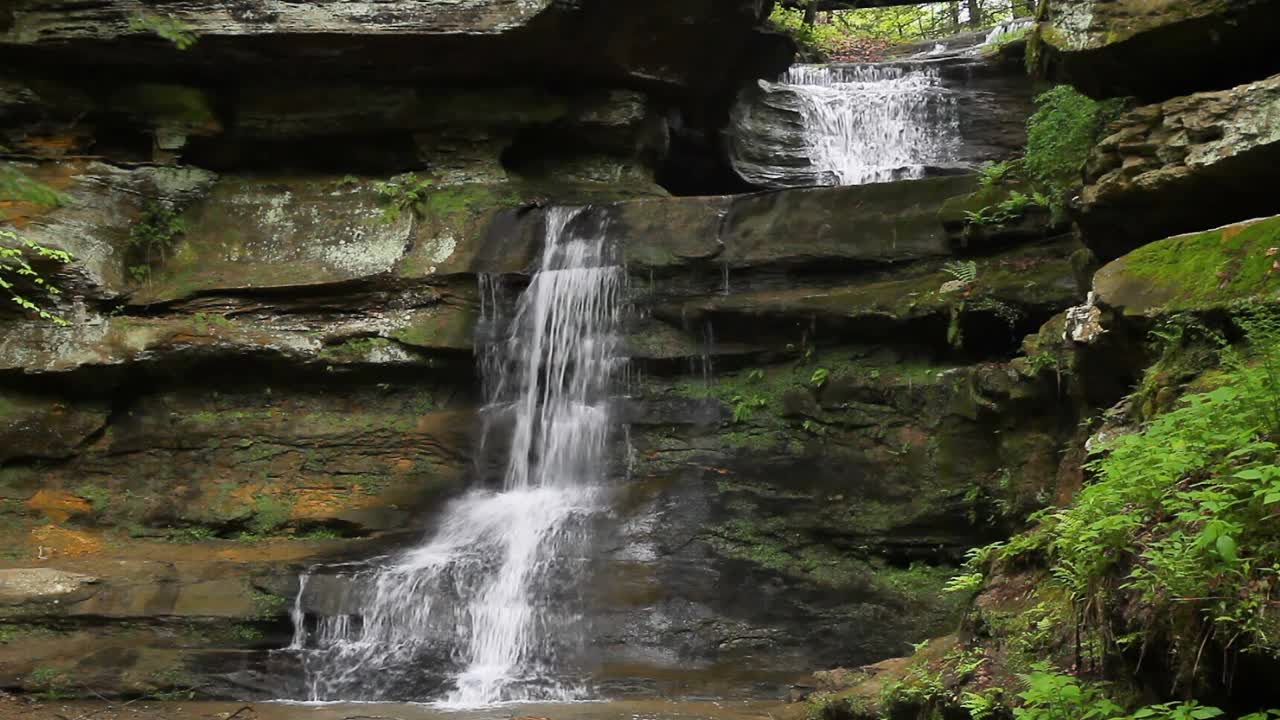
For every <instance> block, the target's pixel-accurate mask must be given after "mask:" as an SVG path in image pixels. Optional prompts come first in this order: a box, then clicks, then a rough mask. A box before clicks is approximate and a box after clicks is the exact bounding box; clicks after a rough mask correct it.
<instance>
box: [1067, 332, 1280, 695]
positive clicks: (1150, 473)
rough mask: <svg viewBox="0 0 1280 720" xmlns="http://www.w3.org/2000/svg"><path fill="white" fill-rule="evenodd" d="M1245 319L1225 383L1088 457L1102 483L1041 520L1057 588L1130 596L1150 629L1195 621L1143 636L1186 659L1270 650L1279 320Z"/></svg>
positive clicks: (1279, 545)
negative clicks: (1205, 644) (1165, 640)
mask: <svg viewBox="0 0 1280 720" xmlns="http://www.w3.org/2000/svg"><path fill="white" fill-rule="evenodd" d="M1240 317H1241V320H1240V324H1241V325H1242V326H1243V328H1244V329H1245V331H1246V337H1247V338H1248V345H1247V347H1245V348H1244V349H1240V350H1230V349H1229V350H1225V351H1224V353H1223V366H1224V367H1225V368H1226V371H1225V373H1222V375H1223V384H1222V385H1221V386H1220V387H1218V388H1216V389H1214V390H1212V391H1209V392H1202V393H1197V394H1193V395H1190V396H1188V397H1186V398H1184V399H1183V402H1182V405H1181V407H1179V408H1177V409H1176V410H1173V411H1171V412H1168V413H1166V414H1164V415H1162V416H1159V417H1157V418H1156V419H1155V420H1154V421H1153V422H1151V423H1150V424H1149V425H1148V426H1147V427H1146V428H1145V429H1144V430H1143V431H1142V432H1137V433H1131V434H1128V435H1122V436H1120V437H1117V438H1115V439H1112V440H1111V441H1110V442H1107V443H1104V444H1103V445H1102V447H1101V448H1095V449H1094V453H1095V454H1094V458H1093V460H1092V461H1091V462H1090V463H1089V464H1088V466H1087V467H1088V468H1089V469H1090V470H1092V471H1093V472H1094V473H1095V474H1096V476H1097V480H1096V482H1094V483H1093V484H1092V485H1089V486H1088V487H1086V488H1084V489H1083V490H1082V491H1081V492H1080V494H1079V495H1078V496H1077V499H1076V501H1075V503H1074V504H1073V505H1072V506H1071V507H1068V508H1065V509H1062V510H1059V511H1057V512H1056V513H1053V514H1052V515H1051V516H1049V518H1048V519H1047V520H1046V521H1045V523H1046V525H1045V528H1046V529H1047V530H1048V531H1049V533H1050V535H1051V537H1052V540H1051V543H1050V561H1051V564H1052V566H1051V569H1052V573H1053V577H1054V580H1055V582H1056V583H1058V584H1059V585H1061V586H1063V587H1064V588H1065V589H1066V590H1067V591H1068V592H1069V593H1070V595H1071V597H1072V598H1073V601H1074V602H1075V604H1076V607H1077V608H1079V609H1083V608H1087V607H1093V608H1101V607H1103V606H1104V605H1107V603H1108V598H1109V595H1111V594H1112V593H1116V592H1124V593H1129V594H1133V595H1136V596H1137V598H1138V599H1139V600H1140V601H1141V603H1142V604H1143V605H1144V606H1145V607H1147V608H1150V609H1151V610H1152V613H1151V616H1152V617H1160V618H1170V617H1171V616H1174V615H1176V616H1177V617H1179V618H1183V620H1182V622H1186V618H1188V617H1190V622H1193V623H1195V624H1196V625H1199V626H1203V631H1197V630H1195V629H1194V628H1172V627H1169V626H1168V625H1157V626H1154V627H1152V628H1148V629H1147V631H1148V632H1158V631H1159V630H1160V629H1161V628H1162V627H1163V628H1164V629H1166V630H1168V631H1169V632H1168V634H1169V636H1170V640H1171V642H1172V643H1173V649H1174V652H1175V653H1178V654H1179V655H1180V656H1182V657H1183V658H1184V659H1185V658H1195V657H1198V656H1199V652H1198V650H1197V648H1196V647H1192V646H1194V645H1198V642H1197V641H1198V640H1199V639H1200V638H1201V637H1203V638H1205V640H1206V641H1207V639H1208V638H1209V637H1210V636H1212V635H1215V634H1216V635H1217V636H1218V637H1219V639H1220V641H1221V644H1222V645H1223V646H1226V645H1228V644H1232V645H1234V646H1236V647H1239V648H1241V649H1243V650H1246V651H1250V650H1255V651H1257V650H1270V651H1273V652H1274V651H1275V650H1276V649H1277V648H1276V646H1275V644H1274V640H1275V638H1273V637H1268V631H1269V630H1271V629H1274V625H1275V620H1274V618H1271V617H1269V614H1270V613H1274V609H1273V608H1270V607H1269V604H1270V602H1271V600H1270V598H1271V595H1272V593H1273V592H1274V589H1275V588H1276V586H1277V574H1276V569H1275V567H1274V563H1275V560H1274V558H1276V557H1277V556H1278V555H1280V526H1278V524H1277V523H1276V522H1275V519H1276V512H1277V510H1280V453H1278V452H1277V440H1278V439H1280V412H1277V411H1278V409H1280V361H1277V357H1280V320H1278V319H1277V316H1276V314H1275V313H1274V312H1273V311H1266V312H1264V311H1261V310H1255V311H1243V314H1242V315H1241V316H1240ZM1120 578H1122V580H1119V579H1120ZM1117 585H1119V586H1118V587H1117ZM1180 611H1185V612H1180ZM1098 616H1099V617H1101V616H1102V613H1101V612H1099V613H1098ZM1099 622H1103V621H1099ZM1165 622H1166V623H1169V622H1172V621H1171V620H1166V621H1165ZM1104 629H1105V628H1104ZM1193 669H1194V667H1193V666H1192V664H1191V662H1190V661H1188V662H1187V663H1186V664H1185V665H1184V670H1186V671H1190V670H1193Z"/></svg>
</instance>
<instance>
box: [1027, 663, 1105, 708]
mask: <svg viewBox="0 0 1280 720" xmlns="http://www.w3.org/2000/svg"><path fill="white" fill-rule="evenodd" d="M1022 680H1023V682H1024V683H1026V686H1027V689H1026V690H1024V691H1022V692H1020V693H1018V697H1019V698H1020V699H1021V700H1022V705H1021V706H1020V707H1016V708H1014V709H1013V717H1014V718H1015V719H1016V720H1093V719H1094V718H1097V719H1098V720H1107V719H1109V718H1113V717H1116V716H1118V715H1119V714H1120V713H1122V712H1124V708H1122V707H1120V706H1119V705H1117V704H1115V703H1114V702H1112V701H1111V699H1110V698H1108V697H1107V696H1106V694H1105V693H1103V691H1102V688H1101V687H1100V686H1098V685H1094V684H1081V683H1080V681H1078V680H1077V679H1076V678H1074V677H1072V676H1070V675H1064V674H1062V673H1058V672H1055V671H1054V670H1053V669H1052V668H1050V666H1049V664H1048V663H1037V664H1036V665H1034V666H1033V672H1031V673H1028V674H1027V675H1023V676H1022Z"/></svg>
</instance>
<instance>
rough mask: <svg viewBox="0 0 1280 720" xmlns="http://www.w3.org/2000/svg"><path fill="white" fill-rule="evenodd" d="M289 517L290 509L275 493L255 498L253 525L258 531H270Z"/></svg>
mask: <svg viewBox="0 0 1280 720" xmlns="http://www.w3.org/2000/svg"><path fill="white" fill-rule="evenodd" d="M288 519H289V509H288V507H286V506H285V504H284V503H283V502H281V501H280V499H279V498H277V497H275V496H273V495H259V496H258V497H257V499H256V500H254V502H253V521H252V527H253V529H254V530H255V531H256V532H259V533H262V534H267V533H270V532H271V531H273V530H275V529H276V528H278V527H280V526H281V525H283V524H284V523H285V521H287V520H288Z"/></svg>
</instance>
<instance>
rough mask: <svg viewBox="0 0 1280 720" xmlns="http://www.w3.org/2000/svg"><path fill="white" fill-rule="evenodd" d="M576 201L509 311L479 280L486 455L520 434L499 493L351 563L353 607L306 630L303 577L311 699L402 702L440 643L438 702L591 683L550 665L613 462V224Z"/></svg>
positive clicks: (553, 692)
mask: <svg viewBox="0 0 1280 720" xmlns="http://www.w3.org/2000/svg"><path fill="white" fill-rule="evenodd" d="M580 213H581V210H580V209H566V208H553V209H550V210H548V212H547V242H546V246H545V248H544V250H543V254H542V259H541V267H540V269H539V271H538V272H537V273H535V274H534V276H533V278H532V281H531V282H530V284H529V287H528V288H527V289H526V290H525V292H524V293H523V295H521V297H520V299H519V302H518V303H517V307H516V312H515V313H514V316H513V317H511V318H503V317H501V316H500V312H501V303H500V302H496V301H495V300H496V298H495V297H494V295H493V289H494V285H493V284H492V282H482V288H481V289H482V294H483V295H484V296H485V298H486V301H485V302H484V303H483V315H484V316H485V317H484V319H483V322H482V325H483V326H484V327H485V328H488V331H489V332H490V333H492V334H493V335H494V336H496V337H494V338H493V339H492V342H490V343H489V344H488V345H487V346H486V347H484V348H482V350H481V354H482V355H481V359H482V362H481V372H482V375H483V376H484V377H483V379H484V383H485V388H486V396H487V404H486V406H485V409H484V411H483V428H482V437H481V451H480V452H481V453H485V452H490V451H491V448H499V447H500V446H503V445H504V443H502V442H495V440H505V439H506V438H510V444H509V448H508V449H507V456H506V460H505V463H503V466H504V471H503V479H502V490H501V491H493V490H486V489H481V490H475V491H473V492H471V493H470V494H468V495H467V496H465V497H463V498H462V499H460V500H458V501H456V502H455V503H454V504H452V505H451V506H450V507H449V509H448V510H447V511H446V513H445V517H444V519H443V521H442V523H441V526H440V528H439V529H438V530H437V531H436V532H435V533H434V535H432V536H431V537H429V538H428V539H427V540H426V541H425V542H424V543H423V544H422V545H420V546H418V547H416V548H413V549H411V550H409V551H407V552H405V553H403V554H401V555H399V556H397V557H395V558H394V559H392V560H391V561H390V562H389V563H388V564H386V565H384V566H380V567H374V568H368V569H358V570H356V571H355V572H354V573H350V574H348V575H345V576H343V579H344V580H346V582H345V583H344V587H348V588H351V590H350V592H352V593H355V594H356V595H358V597H354V598H352V597H348V598H344V600H345V603H343V604H344V605H345V606H355V607H358V608H359V611H358V612H346V613H339V614H334V615H328V616H323V617H319V618H317V619H316V620H315V621H314V622H313V623H312V625H311V627H308V622H307V618H306V613H305V612H304V610H303V599H304V598H303V593H306V592H308V588H311V587H314V586H315V578H311V579H308V578H306V577H304V578H303V582H302V587H301V588H300V594H299V599H298V603H297V605H296V606H295V609H294V612H293V617H294V623H295V631H294V641H293V644H292V645H291V648H292V649H293V650H294V651H296V652H298V653H299V654H300V655H301V657H302V658H303V666H304V670H305V672H306V676H307V686H308V695H309V699H311V700H339V699H341V700H353V699H358V700H373V699H403V698H397V697H396V693H397V692H399V691H398V690H397V688H403V687H404V685H405V684H406V683H413V682H414V675H415V671H416V670H415V669H416V666H417V665H418V664H420V663H421V662H423V658H424V657H432V656H434V657H438V656H440V655H447V656H448V657H449V658H451V659H452V663H453V666H454V668H455V670H454V672H453V673H452V677H451V678H450V680H449V682H448V683H446V686H445V687H444V688H442V689H443V690H444V691H445V692H444V693H443V698H442V703H443V704H447V705H452V706H460V707H463V706H478V705H486V704H491V703H495V702H501V701H509V700H565V699H573V698H575V697H578V696H579V695H580V694H581V690H580V688H579V687H577V685H576V684H575V683H574V682H573V681H571V680H565V679H562V678H560V677H559V676H558V675H557V670H558V668H557V667H556V666H555V663H556V661H557V659H558V656H559V655H560V653H561V650H562V649H563V648H565V647H566V646H570V645H572V644H573V641H574V636H575V632H576V631H577V630H579V629H580V625H581V622H580V618H579V617H578V616H576V615H575V612H576V610H575V609H574V608H573V607H571V606H570V605H571V603H565V602H563V596H564V595H565V594H566V593H565V592H564V587H563V586H564V585H565V584H573V583H574V582H575V581H577V580H580V575H581V566H582V565H583V564H584V560H583V555H584V553H585V543H584V539H585V527H586V519H587V517H588V516H589V515H590V514H591V513H593V512H594V511H595V510H596V509H597V502H598V499H599V496H600V492H601V488H602V481H603V477H604V475H605V466H606V464H607V457H606V450H607V442H608V439H609V433H610V421H609V389H610V385H611V382H612V380H613V378H614V375H615V372H616V370H617V368H618V367H620V366H621V365H622V363H623V359H622V358H621V357H620V351H619V340H618V337H617V332H616V330H617V325H618V322H619V313H620V303H619V296H620V291H621V287H622V283H623V272H622V269H621V268H620V267H619V266H618V265H617V264H615V263H613V262H611V261H610V258H609V255H610V248H609V247H608V245H607V243H606V240H605V237H604V232H603V231H597V232H593V233H589V234H587V235H585V236H584V235H579V234H577V233H576V232H575V231H574V230H573V229H572V228H571V221H573V220H574V219H575V218H576V217H578V216H579V214H580ZM481 465H484V463H481ZM569 594H572V593H571V592H570V593H569ZM553 596H554V597H553Z"/></svg>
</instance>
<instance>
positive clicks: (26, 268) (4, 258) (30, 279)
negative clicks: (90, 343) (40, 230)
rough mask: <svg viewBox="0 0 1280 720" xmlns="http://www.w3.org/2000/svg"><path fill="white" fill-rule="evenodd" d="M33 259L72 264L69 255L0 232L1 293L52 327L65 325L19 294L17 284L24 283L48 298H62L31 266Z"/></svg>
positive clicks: (7, 232) (9, 232)
mask: <svg viewBox="0 0 1280 720" xmlns="http://www.w3.org/2000/svg"><path fill="white" fill-rule="evenodd" d="M32 256H34V257H35V258H40V259H44V260H51V261H53V262H56V263H64V264H65V263H69V262H71V254H70V253H68V252H65V251H63V250H54V249H53V248H48V247H45V246H43V245H40V244H39V243H36V242H34V241H32V240H30V239H28V238H25V237H22V236H20V235H18V234H17V233H16V232H14V231H12V230H9V229H6V228H0V290H4V291H5V292H6V293H8V294H9V299H10V300H12V301H13V302H14V303H15V304H16V305H17V306H18V307H20V308H22V309H23V310H26V311H27V312H30V313H32V314H34V315H36V316H38V317H40V318H41V319H43V320H48V321H49V322H51V323H53V324H55V325H68V324H69V323H68V322H67V320H66V319H64V318H63V317H61V316H60V315H57V314H55V313H53V312H50V311H49V310H47V309H45V308H44V307H42V306H40V305H38V304H37V303H36V302H35V301H34V300H31V299H30V298H28V297H27V296H26V295H24V294H23V293H22V292H20V291H19V287H18V284H19V283H20V282H26V283H28V284H30V285H34V286H35V287H36V288H38V289H39V290H41V291H43V292H44V293H45V294H46V295H49V296H51V297H53V296H57V295H59V294H61V291H60V290H59V289H58V288H57V287H55V286H54V285H53V284H51V283H50V282H49V281H48V280H47V279H46V278H45V277H44V276H43V275H41V274H40V272H39V271H38V270H36V268H35V266H33V265H32V264H31V260H30V258H31V257H32Z"/></svg>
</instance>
